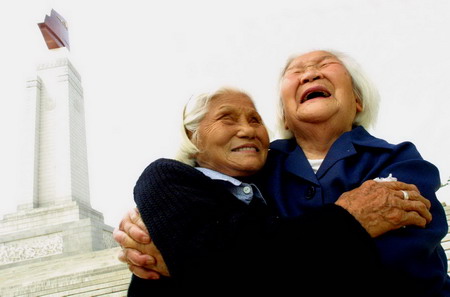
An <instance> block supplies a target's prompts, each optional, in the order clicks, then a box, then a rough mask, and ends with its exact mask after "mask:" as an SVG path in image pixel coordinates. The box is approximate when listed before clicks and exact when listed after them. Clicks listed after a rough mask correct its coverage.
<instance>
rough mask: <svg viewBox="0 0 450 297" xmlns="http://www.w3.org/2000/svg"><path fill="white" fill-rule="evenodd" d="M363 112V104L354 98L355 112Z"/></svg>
mask: <svg viewBox="0 0 450 297" xmlns="http://www.w3.org/2000/svg"><path fill="white" fill-rule="evenodd" d="M363 110H364V107H363V104H362V101H361V99H359V98H358V97H356V112H357V113H358V112H361V111H363Z"/></svg>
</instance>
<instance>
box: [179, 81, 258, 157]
mask: <svg viewBox="0 0 450 297" xmlns="http://www.w3.org/2000/svg"><path fill="white" fill-rule="evenodd" d="M231 94H243V95H245V96H247V97H248V98H249V99H250V100H252V99H251V97H250V96H249V95H248V94H247V93H246V92H244V91H242V90H239V89H235V88H231V87H221V88H219V89H217V90H215V91H212V92H207V93H202V94H199V95H196V96H193V97H191V98H190V99H189V101H188V103H187V104H186V105H185V106H184V109H183V122H182V125H181V144H180V148H179V149H178V153H177V154H176V156H175V159H176V160H178V161H180V162H183V163H185V164H187V165H190V166H195V164H196V159H195V155H196V154H197V153H198V152H199V149H198V148H197V146H196V145H195V144H194V142H195V140H196V139H197V137H198V128H199V126H200V122H201V121H202V120H203V119H204V118H205V115H206V114H207V113H208V111H209V104H210V102H211V101H212V100H214V99H216V98H218V97H219V96H223V95H231ZM189 136H190V137H189Z"/></svg>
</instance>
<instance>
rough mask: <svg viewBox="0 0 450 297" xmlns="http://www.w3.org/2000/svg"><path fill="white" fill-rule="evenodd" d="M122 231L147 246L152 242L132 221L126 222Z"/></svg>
mask: <svg viewBox="0 0 450 297" xmlns="http://www.w3.org/2000/svg"><path fill="white" fill-rule="evenodd" d="M122 230H123V231H124V232H125V233H126V234H127V235H128V236H129V237H131V238H132V239H134V240H135V241H137V242H139V243H143V244H146V243H150V241H151V240H150V236H149V234H148V233H147V232H146V231H144V230H143V229H142V228H140V227H139V226H138V225H136V224H134V223H133V222H131V221H124V222H123V229H122Z"/></svg>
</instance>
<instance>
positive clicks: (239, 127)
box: [193, 93, 269, 176]
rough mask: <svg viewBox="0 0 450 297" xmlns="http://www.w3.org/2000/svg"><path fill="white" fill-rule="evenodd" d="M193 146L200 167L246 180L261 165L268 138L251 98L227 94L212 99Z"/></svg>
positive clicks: (241, 94) (264, 157) (265, 154)
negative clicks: (197, 151) (196, 152)
mask: <svg viewBox="0 0 450 297" xmlns="http://www.w3.org/2000/svg"><path fill="white" fill-rule="evenodd" d="M193 142H194V143H195V144H196V146H197V147H198V149H199V150H200V152H199V153H198V154H197V155H196V161H197V163H198V164H199V165H200V166H201V167H205V168H209V169H213V170H216V171H219V172H222V173H224V174H227V175H230V176H248V175H251V174H254V173H256V172H257V171H258V170H260V169H261V168H262V166H263V165H264V163H265V161H266V158H267V152H268V147H269V136H268V134H267V130H266V128H265V126H264V124H263V122H262V120H261V117H260V115H259V114H258V112H257V111H256V109H255V106H254V105H253V102H252V101H251V100H250V98H249V97H248V96H247V95H245V94H243V93H228V94H221V95H218V96H217V97H216V98H213V99H212V100H211V101H210V102H209V105H208V112H207V113H206V115H205V117H204V118H203V120H202V121H201V122H200V126H199V128H198V130H197V134H196V137H194V139H193Z"/></svg>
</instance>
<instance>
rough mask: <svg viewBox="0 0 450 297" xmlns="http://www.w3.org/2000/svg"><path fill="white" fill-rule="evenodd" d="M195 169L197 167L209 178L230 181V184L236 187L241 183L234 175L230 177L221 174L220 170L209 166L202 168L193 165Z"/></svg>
mask: <svg viewBox="0 0 450 297" xmlns="http://www.w3.org/2000/svg"><path fill="white" fill-rule="evenodd" d="M195 169H197V170H198V171H200V172H202V173H203V174H204V175H206V176H207V177H209V178H211V179H215V180H221V181H227V182H230V183H231V184H233V185H234V186H236V187H238V186H240V185H241V184H242V182H241V181H240V180H238V179H235V178H234V177H231V176H229V175H226V174H223V173H221V172H218V171H215V170H212V169H209V168H204V167H195Z"/></svg>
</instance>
